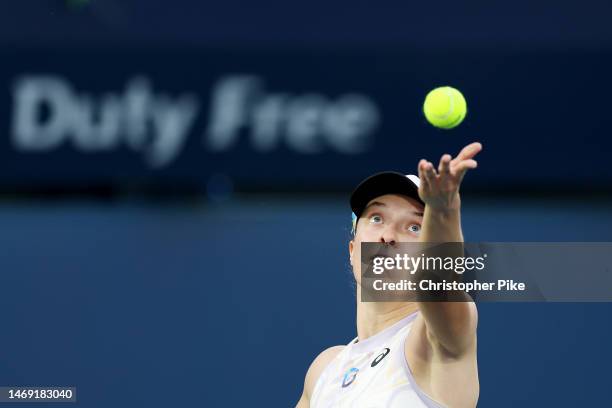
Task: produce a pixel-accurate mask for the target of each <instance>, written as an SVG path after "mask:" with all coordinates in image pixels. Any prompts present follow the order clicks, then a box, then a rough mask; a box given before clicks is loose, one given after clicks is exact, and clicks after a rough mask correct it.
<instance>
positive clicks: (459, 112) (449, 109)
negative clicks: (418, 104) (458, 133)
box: [423, 86, 467, 129]
mask: <svg viewBox="0 0 612 408" xmlns="http://www.w3.org/2000/svg"><path fill="white" fill-rule="evenodd" d="M423 113H424V114H425V117H426V118H427V121H428V122H429V123H431V124H432V125H434V126H435V127H438V128H442V129H452V128H454V127H455V126H457V125H459V124H460V123H461V122H462V121H463V119H464V118H465V115H466V113H467V104H466V103H465V98H464V97H463V95H461V92H459V91H458V90H456V89H455V88H451V87H450V86H442V87H440V88H436V89H434V90H432V91H430V92H429V93H428V94H427V96H426V97H425V103H423Z"/></svg>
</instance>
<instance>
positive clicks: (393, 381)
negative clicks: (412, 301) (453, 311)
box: [310, 312, 442, 408]
mask: <svg viewBox="0 0 612 408" xmlns="http://www.w3.org/2000/svg"><path fill="white" fill-rule="evenodd" d="M417 314H418V312H415V313H413V314H411V315H409V316H407V317H405V318H404V319H402V320H400V321H399V322H397V323H395V324H394V325H392V326H390V327H387V328H386V329H385V330H383V331H381V332H380V333H377V334H376V335H374V336H372V337H369V338H367V339H365V340H363V341H360V342H357V338H355V339H353V341H351V342H350V343H349V344H348V345H347V346H346V347H345V348H344V349H343V350H342V351H341V352H340V353H338V355H337V356H336V357H335V358H334V359H333V360H332V361H331V362H330V363H329V365H328V366H327V367H326V368H325V370H323V372H322V373H321V376H320V377H319V379H318V380H317V383H316V385H315V388H314V391H313V393H312V397H311V398H310V407H311V408H330V407H334V408H336V407H355V408H374V407H376V408H378V407H385V408H387V407H388V408H399V407H401V408H417V407H418V408H423V407H426V408H442V405H440V404H439V403H437V402H436V401H434V400H433V399H431V398H430V397H429V396H427V395H426V394H425V393H424V392H423V391H422V390H421V389H420V388H419V387H418V386H417V384H416V382H415V381H414V377H413V376H412V372H411V371H410V367H409V366H408V363H407V362H406V357H405V355H404V343H405V341H406V338H407V336H408V333H409V332H410V328H411V327H412V323H413V322H414V319H415V318H416V317H417Z"/></svg>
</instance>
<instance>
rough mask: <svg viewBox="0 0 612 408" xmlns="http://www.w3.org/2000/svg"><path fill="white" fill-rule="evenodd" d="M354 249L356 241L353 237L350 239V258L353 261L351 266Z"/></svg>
mask: <svg viewBox="0 0 612 408" xmlns="http://www.w3.org/2000/svg"><path fill="white" fill-rule="evenodd" d="M353 249H355V241H354V240H352V239H351V240H350V241H349V259H350V261H351V266H353Z"/></svg>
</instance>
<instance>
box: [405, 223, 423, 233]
mask: <svg viewBox="0 0 612 408" xmlns="http://www.w3.org/2000/svg"><path fill="white" fill-rule="evenodd" d="M408 231H410V232H412V233H414V234H417V235H418V234H419V233H420V232H421V226H420V225H419V224H412V225H410V226H409V227H408Z"/></svg>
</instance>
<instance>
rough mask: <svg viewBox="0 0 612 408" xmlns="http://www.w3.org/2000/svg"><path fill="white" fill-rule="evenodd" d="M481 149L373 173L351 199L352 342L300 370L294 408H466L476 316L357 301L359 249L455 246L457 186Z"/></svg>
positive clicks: (473, 386)
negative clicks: (412, 169) (371, 245)
mask: <svg viewBox="0 0 612 408" xmlns="http://www.w3.org/2000/svg"><path fill="white" fill-rule="evenodd" d="M481 149H482V146H481V144H480V143H472V144H470V145H468V146H466V147H464V148H463V150H461V152H460V153H459V154H458V155H457V157H455V158H454V159H453V158H452V157H451V156H450V155H449V154H445V155H443V156H442V158H441V159H440V163H439V165H438V167H437V170H436V168H435V167H434V166H433V164H432V163H431V162H428V161H426V160H421V161H420V162H419V164H418V174H419V177H416V176H413V175H408V176H406V175H403V174H401V173H396V172H384V173H378V174H375V175H373V176H371V177H369V178H367V179H365V180H364V181H362V182H361V183H360V184H359V185H358V186H357V188H356V189H355V191H354V192H353V194H352V195H351V208H352V210H353V214H354V215H353V219H354V221H353V240H351V241H350V242H349V254H350V262H351V265H352V269H353V275H354V277H355V280H356V282H357V291H358V292H357V337H356V338H355V339H354V340H353V341H351V342H350V343H349V344H348V345H346V346H335V347H330V348H328V349H326V350H324V351H323V352H322V353H321V354H319V355H318V356H317V357H316V358H315V360H314V361H313V362H312V364H311V365H310V368H309V369H308V372H307V374H306V379H305V382H304V391H303V393H302V396H301V398H300V400H299V401H298V404H297V407H298V408H303V407H313V408H323V407H368V408H371V407H394V408H396V407H398V408H399V407H402V408H413V407H414V408H416V407H430V408H431V407H451V408H455V407H457V408H464V407H465V408H467V407H475V406H476V403H477V401H478V395H479V382H478V366H477V362H476V326H477V320H478V316H477V311H476V306H475V304H474V303H473V302H417V301H413V302H361V301H360V296H359V293H360V292H359V291H360V275H361V270H360V269H361V259H360V248H361V243H362V242H380V243H386V244H388V245H394V244H395V243H398V242H463V234H462V231H461V219H460V215H461V214H460V208H461V200H460V197H459V187H460V185H461V181H462V180H463V177H464V175H465V174H466V172H467V171H468V170H469V169H474V168H476V166H477V163H476V161H475V160H474V156H476V154H477V153H478V152H480V150H481Z"/></svg>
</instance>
